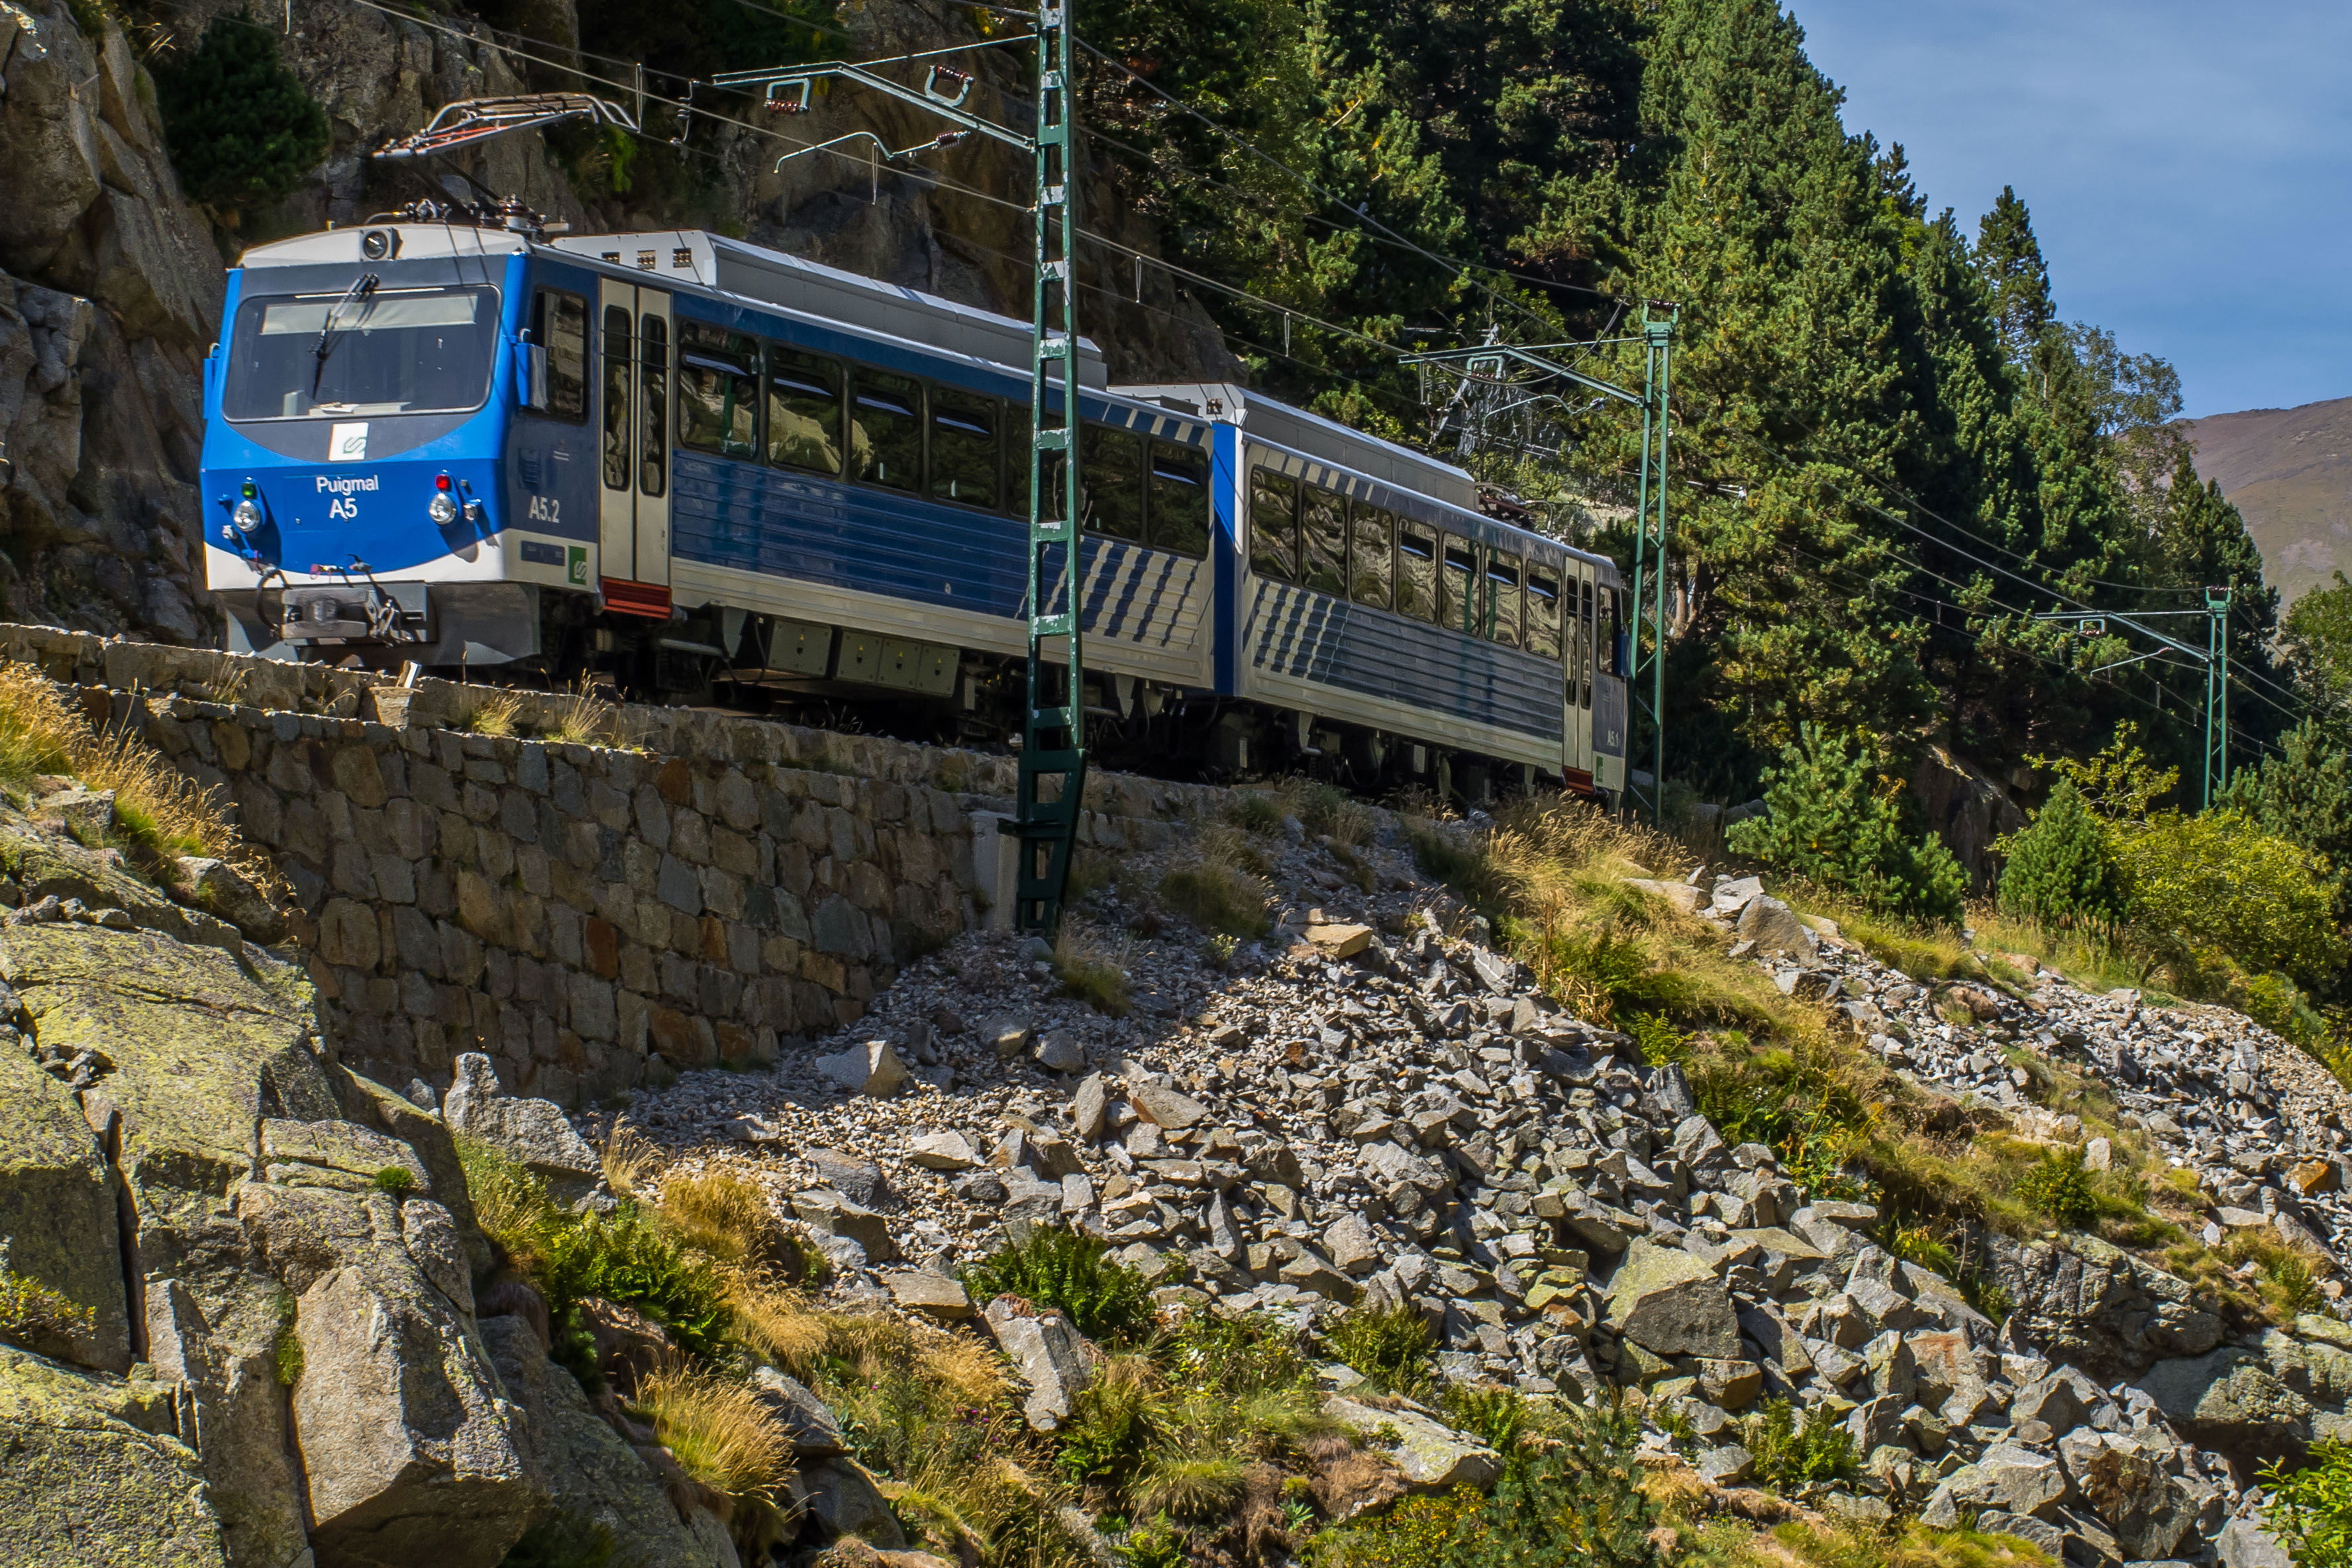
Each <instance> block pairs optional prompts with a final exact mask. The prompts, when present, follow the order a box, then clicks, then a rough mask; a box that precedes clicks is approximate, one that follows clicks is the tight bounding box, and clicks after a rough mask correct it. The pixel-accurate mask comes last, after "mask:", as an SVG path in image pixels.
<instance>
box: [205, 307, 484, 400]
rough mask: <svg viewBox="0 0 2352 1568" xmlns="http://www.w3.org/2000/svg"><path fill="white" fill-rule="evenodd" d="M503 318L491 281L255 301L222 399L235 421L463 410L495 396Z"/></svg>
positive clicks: (240, 321) (235, 336)
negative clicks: (493, 364)
mask: <svg viewBox="0 0 2352 1568" xmlns="http://www.w3.org/2000/svg"><path fill="white" fill-rule="evenodd" d="M362 282H363V283H364V282H365V280H364V279H363V280H362ZM498 323H499V297H498V291H497V290H496V289H493V288H488V287H478V288H455V289H430V290H425V289H388V288H387V289H377V290H372V291H368V292H364V293H363V292H362V291H361V289H360V288H359V287H353V288H352V289H351V290H348V291H346V292H343V293H341V294H305V295H284V294H281V295H265V296H261V297H259V298H251V299H247V300H244V301H242V302H240V303H239V304H238V306H237V308H236V328H235V330H234V331H233V332H232V334H231V336H230V340H229V342H230V350H229V363H228V379H227V382H226V385H225V386H224V387H223V388H222V392H221V406H222V409H223V411H224V412H225V413H226V414H227V415H228V417H229V418H231V419H233V420H256V419H348V418H351V417H352V416H354V415H359V416H367V415H382V414H393V413H466V412H467V411H469V410H472V409H476V408H479V407H480V406H481V405H482V401H483V399H484V398H486V397H488V395H489V384H490V359H491V351H492V350H493V349H494V348H495V347H496V346H497V343H498Z"/></svg>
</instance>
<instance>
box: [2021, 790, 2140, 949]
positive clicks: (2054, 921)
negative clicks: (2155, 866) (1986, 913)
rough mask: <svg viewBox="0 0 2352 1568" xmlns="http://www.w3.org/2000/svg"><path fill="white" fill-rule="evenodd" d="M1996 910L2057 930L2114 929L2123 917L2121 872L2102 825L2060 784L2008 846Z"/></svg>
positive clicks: (2080, 795) (2077, 792) (2075, 794)
mask: <svg viewBox="0 0 2352 1568" xmlns="http://www.w3.org/2000/svg"><path fill="white" fill-rule="evenodd" d="M2002 847H2003V848H2004V849H2005V850H2006V851H2007V852H2008V854H2009V861H2008V863H2007V864H2006V865H2004V866H2003V867H2002V868H2001V873H2000V910H2001V913H2002V914H2004V915H2013V916H2015V917H2017V918H2019V919H2021V920H2039V921H2042V922H2044V923H2045V924H2048V925H2060V926H2076V925H2092V926H2100V927H2105V926H2112V925H2115V924H2116V922H2118V921H2120V920H2121V919H2122V918H2123V917H2124V890H2123V873H2122V869H2121V868H2120V867H2119V866H2118V865H2117V864H2116V853H2115V846H2114V845H2113V843H2112V842H2110V841H2109V836H2108V831H2107V828H2106V826H2105V824H2104V823H2103V822H2101V821H2099V820H2098V819H2097V818H2096V817H2095V816H2093V815H2092V814H2091V810H2090V807H2089V806H2088V805H2087V804H2086V803H2085V802H2084V800H2083V792H2082V791H2081V790H2080V789H2076V788H2075V787H2074V780H2073V779H2063V780H2062V781H2061V782H2060V783H2059V785H2058V788H2057V789H2055V790H2053V791H2052V793H2051V796H2050V800H2049V802H2048V803H2047V804H2046V805H2044V806H2043V807H2042V810H2040V811H2039V812H2038V813H2036V814H2035V816H2034V819H2033V825H2032V827H2029V828H2027V829H2026V830H2025V831H2023V832H2021V833H2019V834H2017V835H2016V836H2014V837H2013V838H2011V839H2009V840H2007V841H2005V842H2004V844H2003V845H2002Z"/></svg>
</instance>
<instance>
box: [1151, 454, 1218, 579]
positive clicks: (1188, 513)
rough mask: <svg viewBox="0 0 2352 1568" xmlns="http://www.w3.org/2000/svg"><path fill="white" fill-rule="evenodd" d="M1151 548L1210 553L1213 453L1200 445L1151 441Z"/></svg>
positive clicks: (1186, 553) (1177, 551)
mask: <svg viewBox="0 0 2352 1568" xmlns="http://www.w3.org/2000/svg"><path fill="white" fill-rule="evenodd" d="M1151 548H1152V549H1164V550H1174V551H1175V552H1176V553H1177V554H1179V555H1207V554H1208V553H1209V455H1208V454H1207V453H1205V452H1203V451H1202V450H1201V449H1200V448H1198V447H1195V446H1177V445H1173V444H1170V443H1168V442H1165V441H1155V442H1153V443H1152V444H1151Z"/></svg>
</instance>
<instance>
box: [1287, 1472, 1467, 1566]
mask: <svg viewBox="0 0 2352 1568" xmlns="http://www.w3.org/2000/svg"><path fill="white" fill-rule="evenodd" d="M1485 1511H1486V1498H1485V1496H1484V1495H1482V1494H1481V1493H1480V1492H1478V1491H1477V1490H1475V1488H1472V1487H1456V1488H1454V1490H1453V1491H1451V1492H1449V1493H1447V1494H1446V1495H1445V1496H1444V1497H1408V1498H1404V1499H1402V1500H1400V1501H1399V1502H1398V1503H1397V1505H1396V1506H1395V1507H1394V1508H1391V1509H1390V1510H1389V1511H1387V1512H1386V1513H1384V1514H1381V1515H1379V1516H1378V1517H1376V1518H1372V1519H1367V1520H1363V1521H1358V1522H1354V1523H1350V1524H1347V1525H1343V1526H1341V1527H1340V1528H1339V1529H1338V1530H1331V1531H1325V1532H1323V1533H1322V1534H1320V1535H1318V1536H1317V1537H1315V1539H1314V1541H1313V1542H1312V1543H1311V1546H1310V1550H1309V1552H1308V1555H1307V1560H1308V1561H1309V1562H1311V1563H1314V1564H1315V1568H1453V1563H1454V1542H1455V1540H1456V1538H1457V1537H1458V1536H1459V1535H1460V1534H1461V1533H1462V1532H1463V1531H1464V1529H1465V1526H1466V1525H1468V1524H1470V1523H1471V1522H1472V1521H1475V1520H1476V1519H1477V1518H1478V1517H1479V1516H1480V1515H1481V1514H1482V1513H1484V1512H1485Z"/></svg>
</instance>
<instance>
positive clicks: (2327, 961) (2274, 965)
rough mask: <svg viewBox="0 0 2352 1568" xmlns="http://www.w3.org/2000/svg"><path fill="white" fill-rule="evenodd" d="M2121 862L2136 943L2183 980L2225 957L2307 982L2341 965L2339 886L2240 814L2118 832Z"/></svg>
mask: <svg viewBox="0 0 2352 1568" xmlns="http://www.w3.org/2000/svg"><path fill="white" fill-rule="evenodd" d="M2116 860H2117V862H2118V863H2119V864H2120V865H2121V866H2122V868H2123V873H2124V879H2125V885H2126V887H2127V888H2128V889H2129V891H2130V898H2131V921H2132V934H2133V936H2134V939H2135V940H2136V941H2137V943H2138V944H2140V945H2141V946H2145V947H2146V948H2147V951H2148V952H2149V954H2150V955H2151V956H2154V957H2156V958H2157V959H2158V961H2160V962H2163V963H2166V964H2168V965H2169V966H2171V967H2172V968H2173V969H2174V971H2175V974H2176V977H2178V978H2181V979H2184V980H2186V979H2188V978H2189V977H2195V976H2199V975H2207V974H2210V973H2212V972H2214V971H2216V970H2217V969H2219V968H2220V967H2221V966H2220V964H2219V963H2218V962H2217V960H2223V959H2226V960H2227V962H2228V964H2229V965H2231V966H2234V967H2237V968H2239V969H2241V970H2242V971H2244V972H2246V973H2248V974H2253V975H2261V974H2273V973H2274V974H2281V975H2285V976H2287V977H2290V978H2292V979H2294V980H2297V981H2301V982H2304V983H2306V984H2314V983H2316V984H2325V983H2327V982H2329V981H2331V980H2333V979H2334V978H2335V977H2336V975H2337V974H2338V972H2339V971H2340V970H2342V968H2343V967H2344V965H2345V959H2346V953H2345V945H2344V938H2343V935H2342V933H2340V932H2339V931H2337V929H2336V921H2335V892H2334V889H2333V887H2332V886H2331V885H2329V884H2328V883H2326V882H2325V881H2323V880H2322V878H2321V877H2320V875H2319V874H2317V873H2315V870H2314V868H2313V862H2312V857H2311V856H2310V854H2309V853H2308V852H2305V851H2304V850H2302V849H2299V848H2297V847H2296V846H2295V845H2294V844H2291V843H2289V842H2287V841H2285V840H2284V839H2275V838H2273V837H2271V836H2270V835H2269V834H2268V833H2265V832H2263V831H2262V830H2261V829H2260V828H2258V827H2256V826H2255V825H2254V824H2253V822H2252V821H2250V820H2249V819H2248V818H2246V817H2245V816H2243V815H2242V814H2240V813H2239V812H2237V811H2234V810H2215V811H2202V812H2200V813H2198V814H2197V815H2195V816H2193V817H2192V816H2184V815H2182V814H2181V813H2179V812H2177V811H2165V812H2159V813H2158V814H2157V815H2156V816H2154V817H2152V818H2150V819H2149V820H2148V821H2147V824H2146V825H2145V826H2141V827H2137V828H2129V829H2126V830H2125V831H2122V832H2120V833H2119V834H2118V835H2117V841H2116Z"/></svg>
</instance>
